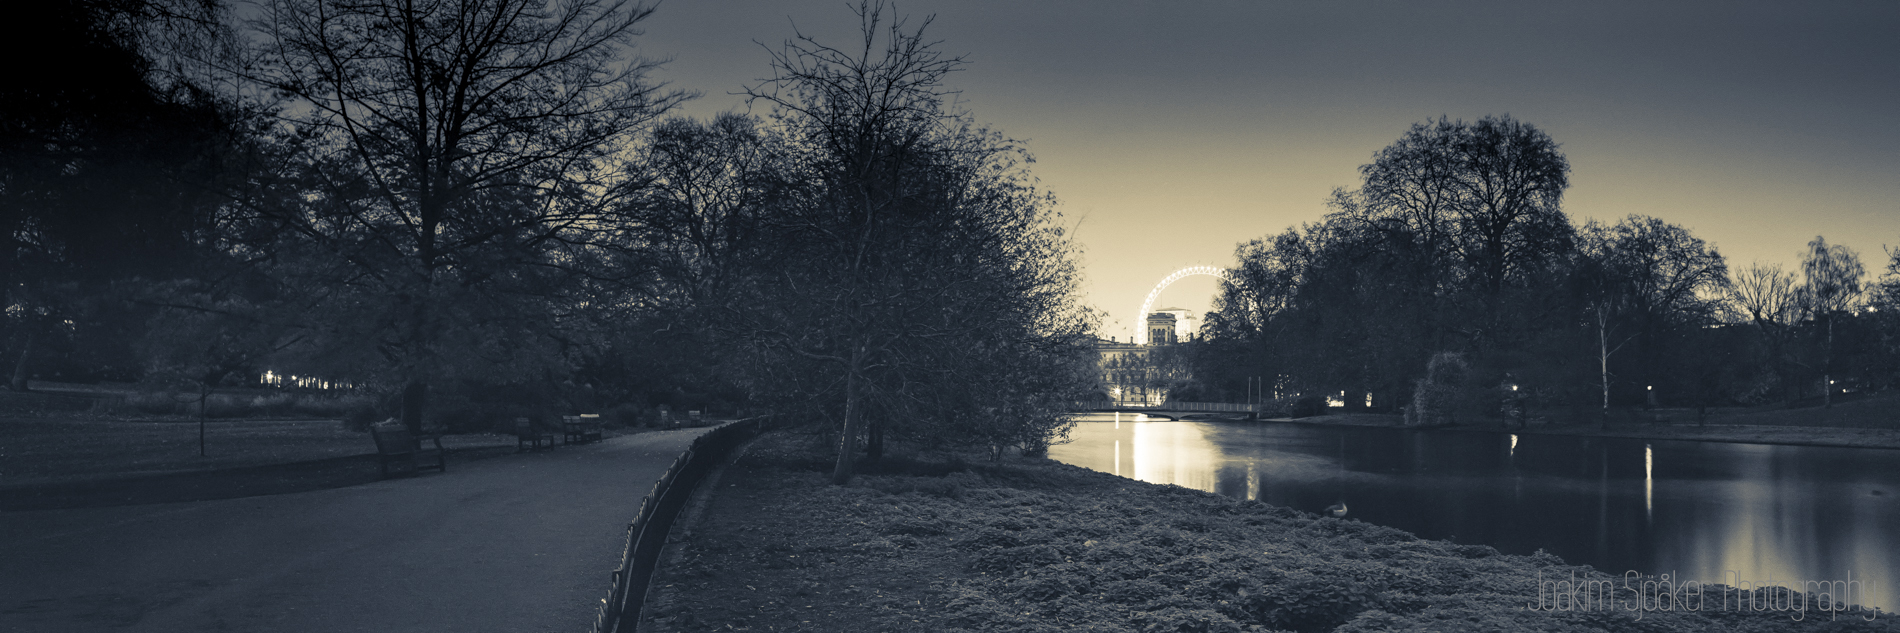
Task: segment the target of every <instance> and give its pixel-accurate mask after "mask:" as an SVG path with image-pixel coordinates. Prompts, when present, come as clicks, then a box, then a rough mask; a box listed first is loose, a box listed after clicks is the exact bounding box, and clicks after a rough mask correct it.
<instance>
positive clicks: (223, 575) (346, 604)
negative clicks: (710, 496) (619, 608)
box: [0, 429, 705, 633]
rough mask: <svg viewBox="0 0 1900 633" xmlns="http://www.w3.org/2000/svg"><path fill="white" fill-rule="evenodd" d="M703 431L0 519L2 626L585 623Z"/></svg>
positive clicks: (388, 627)
mask: <svg viewBox="0 0 1900 633" xmlns="http://www.w3.org/2000/svg"><path fill="white" fill-rule="evenodd" d="M704 431H705V429H687V430H679V431H665V432H658V433H644V434H639V435H631V436H623V437H616V438H612V439H609V440H607V441H605V442H600V443H597V444H591V445H585V446H572V447H559V448H556V449H554V450H552V451H545V452H540V453H530V454H523V455H511V456H506V457H499V458H493V459H485V460H479V461H475V462H469V463H456V462H454V461H451V462H450V463H449V471H448V472H447V473H443V474H437V473H427V474H424V475H422V476H420V477H412V478H403V479H393V480H388V481H381V482H377V483H373V484H368V485H362V486H353V487H348V488H337V489H332V490H319V491H315V492H301V493H294V494H284V495H275V496H263V497H249V498H242V499H225V500H219V501H201V502H190V503H169V504H156V505H144V506H124V507H116V508H85V509H74V510H45V511H32V512H0V631H4V632H9V633H10V632H13V631H102V630H131V631H456V632H463V631H471V632H472V631H511V632H514V631H519V632H538V631H561V632H564V633H576V632H582V631H586V630H588V627H590V626H592V624H593V619H594V614H595V612H596V610H597V609H598V605H599V603H600V599H601V598H602V597H604V596H605V595H606V591H607V588H608V583H609V581H610V577H609V574H610V573H611V572H612V571H613V569H614V568H615V567H616V566H617V565H618V564H619V559H620V553H621V550H622V549H623V548H624V547H625V545H626V527H627V523H628V522H629V521H631V520H633V514H634V512H635V511H637V510H638V508H639V504H640V498H641V497H642V496H644V495H645V494H646V493H647V492H648V491H649V490H651V489H652V487H653V482H655V481H657V480H658V479H659V476H660V475H661V474H662V473H663V472H665V471H666V468H667V466H669V465H671V464H672V463H673V459H674V458H675V457H677V456H678V455H679V453H680V452H681V451H683V450H685V448H686V445H687V444H688V443H689V442H691V441H692V439H693V438H694V437H697V436H698V434H699V433H701V432H704Z"/></svg>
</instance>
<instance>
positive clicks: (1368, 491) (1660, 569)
mask: <svg viewBox="0 0 1900 633" xmlns="http://www.w3.org/2000/svg"><path fill="white" fill-rule="evenodd" d="M1132 417H1133V416H1124V417H1123V418H1122V419H1121V420H1120V421H1119V422H1114V423H1111V418H1109V417H1108V416H1107V415H1102V416H1099V418H1084V420H1085V421H1084V422H1082V423H1080V424H1078V425H1077V426H1076V429H1075V430H1074V432H1073V433H1072V434H1071V435H1072V437H1073V438H1074V441H1073V442H1071V443H1069V444H1065V445H1060V446H1056V447H1053V448H1052V449H1051V450H1050V456H1051V457H1053V458H1055V459H1057V460H1059V461H1062V462H1066V463H1070V464H1075V465H1078V466H1082V467H1085V468H1091V469H1094V470H1100V471H1103V472H1110V473H1116V474H1120V475H1123V476H1128V477H1132V478H1134V479H1138V480H1141V481H1146V482H1150V483H1160V484H1175V485H1180V486H1183V487H1188V488H1194V489H1198V490H1205V491H1209V492H1215V493H1219V494H1223V495H1227V496H1231V497H1237V498H1246V499H1257V500H1260V501H1264V502H1267V503H1272V504H1276V505H1283V506H1288V507H1293V508H1298V509H1301V510H1306V511H1308V512H1319V511H1320V510H1321V509H1323V508H1325V507H1326V506H1328V505H1331V504H1333V503H1337V502H1341V501H1344V502H1347V503H1348V504H1349V506H1350V507H1351V509H1352V514H1351V515H1349V516H1348V518H1351V519H1359V520H1363V521H1367V522H1370V523H1377V524H1381V525H1389V526H1392V527H1396V528H1399V529H1403V530H1406V531H1409V532H1412V533H1415V534H1418V535H1419V536H1422V537H1425V538H1439V539H1449V540H1452V541H1456V542H1459V543H1482V544H1487V545H1491V546H1494V547H1497V548H1498V549H1500V550H1502V551H1505V552H1509V553H1513V554H1529V553H1531V552H1534V551H1536V550H1537V549H1540V548H1541V549H1545V550H1549V551H1551V552H1552V553H1555V554H1557V555H1559V556H1562V557H1564V559H1565V560H1567V561H1570V562H1573V563H1583V564H1589V565H1592V566H1594V567H1596V568H1598V569H1601V570H1604V571H1607V572H1610V573H1612V574H1621V573H1622V572H1623V571H1625V570H1635V571H1637V572H1639V573H1644V574H1670V575H1671V576H1672V577H1674V576H1676V573H1677V572H1680V574H1681V575H1680V577H1681V578H1683V579H1688V580H1701V581H1704V582H1730V583H1733V582H1734V581H1736V580H1738V579H1740V580H1753V581H1758V582H1767V581H1769V580H1770V579H1772V580H1774V581H1775V582H1777V583H1787V582H1792V581H1794V580H1850V579H1851V580H1865V581H1870V582H1869V583H1868V584H1864V585H1862V587H1863V588H1864V589H1865V590H1866V596H1867V598H1868V600H1864V601H1863V602H1864V603H1866V604H1869V605H1879V606H1882V607H1890V606H1892V605H1893V604H1894V600H1893V597H1894V595H1895V594H1894V590H1893V584H1894V583H1895V582H1896V581H1897V580H1900V579H1897V578H1896V576H1895V573H1896V572H1900V551H1896V549H1895V548H1894V547H1892V546H1891V543H1893V542H1894V540H1895V539H1896V537H1900V451H1892V450H1878V449H1844V448H1820V447H1802V446H1770V445H1761V444H1731V443H1716V442H1678V441H1649V442H1645V441H1643V440H1620V439H1606V438H1578V437H1563V436H1549V435H1508V436H1507V435H1504V434H1494V433H1476V432H1435V433H1420V432H1415V431H1405V430H1398V429H1376V428H1360V427H1322V426H1313V425H1303V424H1284V423H1261V422H1170V421H1151V420H1146V419H1145V418H1144V419H1139V420H1135V421H1131V418H1132ZM1089 420H1099V421H1089ZM1850 573H1851V578H1850Z"/></svg>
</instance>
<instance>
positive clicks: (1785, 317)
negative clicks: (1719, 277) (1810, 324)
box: [1728, 262, 1801, 381]
mask: <svg viewBox="0 0 1900 633" xmlns="http://www.w3.org/2000/svg"><path fill="white" fill-rule="evenodd" d="M1795 289H1796V283H1795V277H1794V274H1793V273H1790V272H1787V271H1785V270H1782V269H1781V265H1780V264H1765V263H1762V262H1756V263H1754V264H1751V265H1749V266H1748V267H1747V268H1744V269H1742V270H1741V271H1740V272H1738V273H1735V278H1734V280H1733V281H1732V282H1731V283H1730V284H1729V297H1728V306H1729V308H1730V309H1731V310H1733V311H1735V312H1737V313H1738V315H1739V316H1740V317H1741V318H1744V319H1747V320H1748V321H1749V322H1751V323H1753V324H1754V325H1755V330H1756V332H1757V333H1758V334H1759V336H1761V338H1762V342H1763V343H1764V344H1765V345H1766V347H1767V349H1768V363H1769V370H1770V371H1771V372H1772V373H1773V375H1774V376H1775V379H1776V380H1779V381H1787V380H1788V377H1787V375H1786V371H1784V369H1783V368H1784V365H1785V363H1786V361H1787V358H1786V354H1787V346H1788V343H1789V342H1790V337H1792V336H1793V334H1794V326H1795V324H1796V323H1797V322H1798V321H1800V319H1801V303H1800V298H1799V297H1798V296H1797V293H1796V292H1795Z"/></svg>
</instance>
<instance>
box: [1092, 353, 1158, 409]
mask: <svg viewBox="0 0 1900 633" xmlns="http://www.w3.org/2000/svg"><path fill="white" fill-rule="evenodd" d="M1095 353H1096V375H1097V376H1100V377H1101V382H1100V383H1099V384H1097V385H1096V391H1098V392H1100V393H1101V394H1102V395H1103V396H1106V397H1107V398H1108V399H1110V400H1114V401H1116V402H1123V403H1126V402H1147V401H1148V382H1149V380H1148V377H1149V376H1148V374H1149V367H1148V346H1146V345H1136V344H1135V343H1134V342H1133V341H1129V342H1122V341H1118V340H1115V339H1113V338H1110V339H1108V340H1106V341H1105V340H1102V339H1096V340H1095Z"/></svg>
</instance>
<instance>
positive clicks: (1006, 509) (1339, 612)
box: [643, 433, 1890, 633]
mask: <svg viewBox="0 0 1900 633" xmlns="http://www.w3.org/2000/svg"><path fill="white" fill-rule="evenodd" d="M818 454H822V451H821V450H818V449H816V448H815V447H814V446H813V445H812V442H811V441H810V440H809V439H805V438H801V437H800V436H797V435H790V434H786V433H774V434H770V435H767V436H764V437H763V438H761V439H760V440H758V441H757V442H755V443H754V444H752V446H751V447H750V448H749V449H748V450H747V452H746V454H745V455H744V456H743V457H742V458H741V459H739V460H738V461H737V462H736V463H734V464H733V465H731V466H730V467H728V468H727V470H726V471H725V472H724V474H723V475H722V476H721V477H720V478H719V479H718V480H717V483H716V487H715V488H713V489H712V490H710V495H709V497H707V499H706V501H705V506H704V509H703V510H702V511H701V512H700V513H699V515H698V517H697V520H696V521H695V522H694V523H692V524H690V525H682V526H679V527H677V528H676V530H680V531H678V532H676V534H675V538H676V539H679V540H680V542H678V543H676V544H675V545H673V546H671V547H672V548H674V549H672V550H671V551H670V552H669V553H668V559H667V560H668V562H667V563H666V565H665V566H664V567H663V568H662V570H661V573H660V577H658V578H656V581H655V584H654V587H655V588H654V591H653V593H652V594H651V595H650V596H649V600H648V602H647V610H646V612H645V614H644V616H645V622H643V630H647V631H825V632H847V633H849V632H869V631H1023V632H1028V631H1036V632H1058V631H1101V632H1106V631H1142V632H1156V631H1166V632H1177V631H1178V632H1186V631H1196V632H1228V631H1233V632H1238V631H1275V630H1290V631H1456V632H1478V631H1884V630H1890V629H1889V627H1888V625H1889V624H1890V622H1889V621H1888V620H1887V618H1888V617H1889V616H1887V615H1886V614H1881V616H1880V617H1879V619H1878V620H1877V621H1875V622H1871V623H1869V622H1865V621H1862V620H1861V619H1860V618H1859V616H1858V615H1854V614H1842V615H1841V617H1840V619H1839V620H1833V621H1830V620H1829V619H1828V618H1827V615H1828V614H1826V613H1821V612H1819V611H1817V610H1816V609H1818V607H1816V606H1815V605H1810V611H1809V612H1808V613H1806V614H1805V621H1800V622H1796V621H1792V620H1791V618H1790V617H1789V616H1790V614H1789V613H1785V612H1770V613H1756V612H1742V611H1739V610H1738V607H1737V601H1738V600H1739V596H1736V595H1731V596H1729V598H1730V600H1731V602H1730V604H1729V606H1728V608H1727V609H1722V608H1720V606H1719V604H1718V603H1719V600H1720V598H1721V596H1720V595H1719V594H1716V593H1715V592H1713V591H1711V592H1709V593H1707V594H1705V597H1704V598H1703V602H1701V603H1699V606H1700V607H1701V611H1698V612H1693V613H1691V612H1685V611H1683V610H1682V608H1681V606H1680V605H1672V606H1675V609H1674V610H1671V611H1658V610H1653V609H1650V610H1645V609H1636V610H1626V609H1623V608H1620V607H1624V606H1627V605H1629V604H1632V603H1630V602H1629V600H1631V599H1633V597H1634V594H1625V593H1620V590H1619V593H1617V594H1615V596H1614V597H1615V598H1616V599H1617V600H1619V601H1621V602H1619V603H1618V604H1617V605H1616V606H1618V607H1619V608H1617V609H1614V610H1608V609H1598V610H1588V611H1579V610H1571V611H1558V612H1550V611H1540V610H1527V609H1526V608H1525V607H1526V606H1528V605H1531V604H1532V603H1534V602H1535V601H1536V600H1537V597H1538V587H1539V584H1538V583H1539V578H1540V574H1541V575H1542V576H1541V578H1542V579H1544V580H1552V581H1554V580H1555V579H1564V580H1568V579H1569V578H1570V577H1571V574H1572V573H1575V574H1577V575H1578V577H1580V578H1595V579H1603V580H1613V581H1614V582H1616V583H1618V585H1617V586H1619V587H1620V586H1621V585H1620V583H1621V581H1622V579H1621V578H1615V579H1612V578H1611V577H1609V576H1604V575H1602V574H1598V573H1597V572H1594V571H1592V570H1591V569H1589V568H1588V567H1576V566H1569V565H1565V564H1564V563H1563V561H1562V560H1560V559H1558V558H1557V557H1555V556H1550V555H1544V554H1539V555H1535V556H1510V555H1503V554H1499V553H1498V552H1496V551H1495V550H1493V549H1491V548H1489V547H1483V546H1462V545H1455V544H1451V543H1447V542H1443V541H1425V540H1420V539H1417V538H1415V537H1413V536H1412V535H1410V534H1407V533H1404V532H1401V531H1398V530H1394V529H1390V528H1384V527H1379V526H1374V525H1370V524H1366V523H1361V522H1358V521H1353V520H1339V519H1335V518H1331V517H1325V518H1322V517H1319V516H1315V515H1311V514H1306V513H1303V512H1298V511H1294V510H1290V509H1287V508H1280V507H1275V506H1270V505H1265V504H1262V503H1259V502H1253V501H1236V500H1233V499H1229V498H1226V497H1222V496H1219V495H1213V494H1208V493H1202V492H1198V491H1193V490H1188V489H1185V488H1179V487H1175V486H1157V485H1152V484H1145V483H1140V482H1136V481H1132V480H1128V479H1122V478H1119V477H1114V476H1111V475H1107V474H1102V473H1096V472H1092V471H1088V470H1084V469H1081V468H1076V467H1072V466H1067V465H1063V464H1059V463H1055V462H1052V461H1049V460H1040V459H1017V458H1009V459H1005V460H1003V461H1002V462H998V463H991V462H974V463H972V464H970V465H968V466H964V465H962V464H961V462H954V461H953V462H947V463H941V464H930V463H920V462H915V461H908V460H890V461H896V462H898V463H897V464H895V465H894V466H892V467H891V469H890V470H891V471H893V472H886V473H884V474H867V475H863V476H860V477H859V478H858V479H857V480H856V481H855V482H854V483H853V484H852V485H850V486H846V487H836V486H830V485H827V483H826V478H825V475H824V470H825V464H824V463H823V462H822V461H820V460H816V459H813V458H812V457H811V456H813V455H818ZM1636 586H1637V587H1641V584H1640V580H1639V581H1637V584H1636ZM1650 599H1651V601H1652V603H1653V601H1654V596H1653V595H1651V597H1650ZM1639 616H1640V617H1639Z"/></svg>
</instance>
